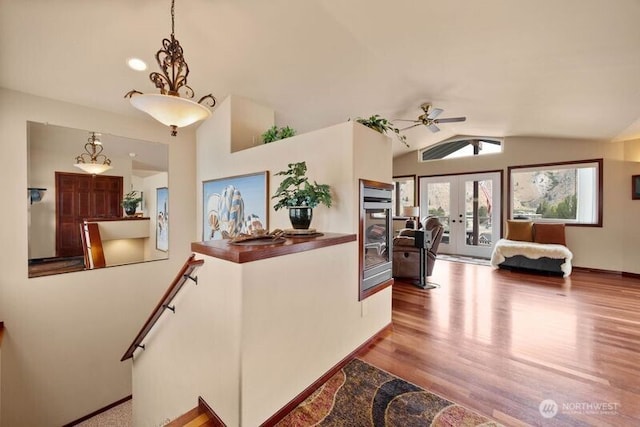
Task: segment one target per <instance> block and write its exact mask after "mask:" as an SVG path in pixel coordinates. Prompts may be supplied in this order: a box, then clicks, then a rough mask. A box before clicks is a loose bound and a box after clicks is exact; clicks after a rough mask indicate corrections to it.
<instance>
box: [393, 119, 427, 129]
mask: <svg viewBox="0 0 640 427" xmlns="http://www.w3.org/2000/svg"><path fill="white" fill-rule="evenodd" d="M412 121H413V120H412ZM420 125H422V123H416V124H415V125H411V126H408V127H406V128H402V129H398V130H399V131H404V130H407V129H411V128H414V127H416V126H420Z"/></svg>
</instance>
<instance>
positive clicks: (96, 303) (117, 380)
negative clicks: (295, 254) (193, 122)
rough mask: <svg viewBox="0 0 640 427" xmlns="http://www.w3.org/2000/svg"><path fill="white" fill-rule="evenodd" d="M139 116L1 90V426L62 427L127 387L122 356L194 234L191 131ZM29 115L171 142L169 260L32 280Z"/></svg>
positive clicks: (119, 395)
mask: <svg viewBox="0 0 640 427" xmlns="http://www.w3.org/2000/svg"><path fill="white" fill-rule="evenodd" d="M123 102H124V101H123ZM140 117H141V118H140V119H132V118H129V117H124V116H119V115H116V114H111V113H107V112H104V111H98V110H92V109H88V108H84V107H81V106H77V105H72V104H67V103H63V102H59V101H54V100H50V99H45V98H40V97H35V96H31V95H27V94H23V93H18V92H14V91H8V90H5V89H0V171H1V172H0V173H2V179H3V182H4V183H5V184H4V185H2V186H0V198H1V200H4V201H5V204H4V209H3V214H2V218H3V221H2V222H1V223H0V241H2V242H5V245H3V249H2V256H0V270H1V271H2V275H1V277H0V319H1V320H4V322H5V335H4V340H3V343H2V361H1V363H2V365H1V367H0V369H2V383H1V384H0V387H1V393H0V394H1V398H2V414H0V417H1V418H0V425H2V427H13V426H23V425H24V426H36V425H37V426H57V425H61V424H64V423H67V422H70V421H72V420H74V419H77V418H79V417H81V416H83V415H86V414H88V413H90V412H92V411H94V410H96V409H99V408H101V407H104V406H105V405H107V404H109V403H112V402H114V401H116V400H118V399H120V398H122V397H125V396H127V395H129V394H131V371H130V368H131V364H130V363H129V362H127V363H121V362H120V357H121V356H122V354H123V353H124V351H125V350H126V348H127V347H128V345H129V344H130V342H131V340H132V339H133V337H134V336H135V334H136V333H137V331H138V329H139V328H140V327H141V326H142V323H143V322H144V320H145V319H146V317H147V316H148V315H149V313H150V311H151V309H152V308H153V307H154V306H155V304H156V303H157V301H158V300H159V298H160V297H161V296H162V293H163V292H164V290H165V289H166V287H167V286H168V285H169V283H170V281H171V280H172V279H173V277H174V276H175V273H176V272H177V271H178V269H179V268H180V266H181V265H182V264H183V263H184V261H185V260H186V258H187V257H188V255H189V253H190V247H189V244H190V242H191V241H193V240H195V226H194V224H193V218H194V217H195V213H194V206H195V192H194V190H193V183H194V181H195V171H194V168H193V165H194V155H195V140H194V134H193V131H192V130H190V129H181V130H180V132H179V135H178V137H176V138H172V137H171V136H170V135H169V130H168V129H166V128H165V127H164V126H162V125H160V124H157V123H155V122H153V121H152V120H150V119H146V118H144V119H143V118H142V115H141V116H140ZM27 121H36V122H41V123H46V122H48V123H51V124H55V125H59V126H66V127H70V128H77V129H96V130H100V131H102V132H105V133H112V134H115V135H122V136H127V137H131V138H137V139H143V140H153V141H158V142H162V143H170V145H169V159H170V160H169V170H170V171H171V172H172V174H171V177H170V182H169V187H170V188H171V189H173V190H174V191H173V192H172V193H171V194H172V197H171V200H170V201H171V214H172V229H171V238H170V253H171V258H170V259H169V260H166V261H156V262H151V263H143V264H135V265H128V266H121V267H114V268H105V269H100V270H95V271H88V272H77V273H69V274H61V275H57V276H47V277H41V278H33V279H28V278H27V255H28V249H27V212H28V206H27V205H28V202H26V198H25V192H26V188H27Z"/></svg>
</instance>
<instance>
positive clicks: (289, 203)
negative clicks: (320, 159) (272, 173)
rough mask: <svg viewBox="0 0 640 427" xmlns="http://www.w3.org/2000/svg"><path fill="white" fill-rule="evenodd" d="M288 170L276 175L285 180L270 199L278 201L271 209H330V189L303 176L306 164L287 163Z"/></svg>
mask: <svg viewBox="0 0 640 427" xmlns="http://www.w3.org/2000/svg"><path fill="white" fill-rule="evenodd" d="M287 167H288V169H287V170H285V171H280V172H278V173H276V175H280V176H284V177H285V178H284V179H283V180H282V182H281V183H280V186H279V187H278V189H277V190H276V192H275V194H274V195H273V197H271V198H272V199H278V203H276V204H275V206H274V207H273V208H274V209H275V210H278V209H281V208H291V207H295V206H307V207H310V208H315V207H316V206H318V205H319V204H321V203H322V204H323V205H325V206H326V207H328V208H330V207H331V187H329V186H328V185H327V184H318V183H317V182H315V181H313V184H312V183H310V182H309V179H308V178H307V177H306V176H305V174H306V173H307V163H306V162H299V163H289V164H288V165H287Z"/></svg>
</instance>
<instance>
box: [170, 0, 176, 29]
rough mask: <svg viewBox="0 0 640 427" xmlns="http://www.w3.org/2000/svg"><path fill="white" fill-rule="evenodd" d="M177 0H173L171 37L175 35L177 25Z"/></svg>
mask: <svg viewBox="0 0 640 427" xmlns="http://www.w3.org/2000/svg"><path fill="white" fill-rule="evenodd" d="M175 8H176V0H171V38H173V37H175V32H176V31H175V26H176V11H175Z"/></svg>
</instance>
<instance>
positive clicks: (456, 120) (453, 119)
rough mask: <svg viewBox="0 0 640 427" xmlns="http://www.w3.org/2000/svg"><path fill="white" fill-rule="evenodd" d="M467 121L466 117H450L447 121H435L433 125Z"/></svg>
mask: <svg viewBox="0 0 640 427" xmlns="http://www.w3.org/2000/svg"><path fill="white" fill-rule="evenodd" d="M465 120H467V118H466V117H450V118H447V119H436V120H434V123H453V122H464V121H465Z"/></svg>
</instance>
